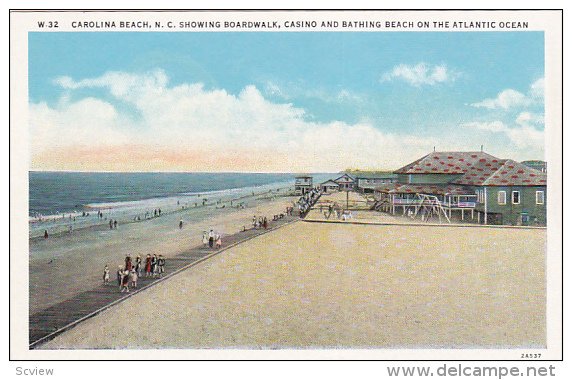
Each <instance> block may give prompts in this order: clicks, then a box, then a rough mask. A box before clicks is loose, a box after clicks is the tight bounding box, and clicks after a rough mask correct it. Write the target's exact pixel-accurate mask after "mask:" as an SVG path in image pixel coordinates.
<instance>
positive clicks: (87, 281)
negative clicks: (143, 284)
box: [29, 197, 296, 313]
mask: <svg viewBox="0 0 572 380" xmlns="http://www.w3.org/2000/svg"><path fill="white" fill-rule="evenodd" d="M295 199H296V198H294V197H284V198H277V199H276V200H258V201H250V202H249V206H250V207H248V208H246V209H231V208H224V209H215V208H214V207H208V208H199V209H188V210H185V211H182V212H178V213H175V214H169V215H163V216H161V217H159V218H154V219H151V220H146V221H142V222H138V223H129V224H119V226H118V228H117V229H114V230H110V229H109V228H99V227H96V228H86V229H81V230H76V231H74V232H73V233H72V234H64V235H62V236H57V237H53V238H52V237H51V238H49V239H47V240H44V239H31V240H30V271H29V273H30V305H29V306H30V307H29V309H30V313H34V312H36V311H38V310H42V309H44V308H46V307H49V306H51V305H53V304H55V303H57V302H60V301H62V300H63V299H67V298H71V297H73V296H74V295H76V294H78V293H80V292H82V291H84V290H88V289H91V288H93V287H95V286H98V285H99V284H100V283H101V281H102V275H103V267H104V266H105V265H106V264H108V265H109V268H110V272H111V273H110V277H111V281H114V280H115V272H116V271H117V267H118V266H119V265H122V264H123V263H124V260H125V256H126V255H127V254H131V256H132V258H135V257H136V256H137V255H140V256H141V258H142V259H143V260H145V256H146V255H147V254H153V253H156V254H162V255H163V256H165V257H166V258H167V259H168V258H169V257H172V256H175V255H177V254H179V253H181V252H182V251H183V250H185V249H188V248H190V247H194V246H197V245H199V244H202V232H203V231H204V230H207V231H208V230H209V229H210V228H213V229H214V230H215V231H217V232H220V233H221V234H222V236H223V244H224V235H225V234H232V233H235V232H238V231H239V230H241V229H242V227H243V226H246V228H250V227H251V225H250V223H251V220H252V216H253V215H255V214H256V215H266V216H267V217H268V218H270V219H272V215H274V214H278V213H280V212H284V210H285V208H286V206H290V205H292V200H295ZM180 219H183V221H184V224H183V228H182V229H179V227H178V223H179V220H180Z"/></svg>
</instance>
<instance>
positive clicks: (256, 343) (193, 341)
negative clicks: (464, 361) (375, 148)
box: [42, 201, 546, 349]
mask: <svg viewBox="0 0 572 380" xmlns="http://www.w3.org/2000/svg"><path fill="white" fill-rule="evenodd" d="M280 202H282V201H280ZM274 205H276V206H277V205H279V203H276V204H274ZM268 207H271V204H268ZM250 214H252V210H247V211H246V212H245V213H244V217H247V216H248V215H250ZM250 217H251V216H250ZM236 218H237V219H236V220H237V221H238V219H240V217H239V215H238V214H237V215H236ZM220 223H222V219H220ZM220 226H221V227H222V226H224V224H221V225H220ZM198 227H199V225H197V228H198ZM201 228H202V227H201ZM199 229H200V228H199ZM175 234H176V232H172V234H171V235H169V238H164V239H161V241H153V239H149V240H148V241H146V242H145V244H144V245H146V244H149V246H148V247H147V249H160V250H161V251H162V252H163V253H165V252H170V251H172V250H175V248H177V247H179V248H180V247H181V246H184V245H185V244H191V243H192V242H194V241H195V240H193V239H195V236H194V235H195V234H189V233H185V236H186V238H184V239H183V238H181V239H174V238H173V236H176V235H175ZM191 235H192V236H191ZM170 239H173V240H174V241H170ZM152 241H153V242H152ZM151 242H152V243H151ZM545 245H546V231H545V230H540V229H538V230H533V229H514V228H510V229H504V228H479V227H476V228H466V227H463V228H459V227H432V226H405V225H391V226H379V225H351V224H338V223H335V224H334V223H308V222H304V221H300V222H297V223H294V224H291V225H288V226H286V227H283V228H281V229H279V230H277V231H274V232H271V233H268V234H266V235H263V236H260V237H258V238H256V239H253V240H250V241H248V242H245V243H243V244H240V245H239V246H236V247H234V248H231V249H229V250H227V251H225V252H223V253H221V254H220V255H217V256H215V257H213V258H211V259H209V260H207V261H205V262H203V263H201V264H199V265H197V266H196V267H194V268H192V269H190V270H187V271H184V272H182V273H181V274H179V275H177V276H174V277H173V278H171V279H169V280H167V281H164V282H162V283H160V284H158V285H156V286H154V287H153V288H150V289H148V290H145V291H143V292H141V293H139V294H137V295H135V296H133V297H131V298H130V299H129V300H127V301H125V302H123V303H120V304H118V305H116V306H114V307H111V308H110V309H108V310H106V311H104V312H102V313H101V314H99V315H97V316H95V317H94V318H92V319H89V320H87V321H85V322H84V323H82V324H80V325H78V326H77V327H75V328H73V329H71V330H69V331H67V332H65V333H63V334H62V335H60V336H58V337H56V338H55V339H54V340H52V341H50V342H48V343H47V344H46V345H44V346H43V347H42V348H50V349H53V348H166V347H173V348H222V347H224V348H232V347H244V348H287V347H293V348H320V347H330V348H332V347H337V348H339V347H345V348H352V347H353V348H373V347H387V348H397V347H408V348H437V347H449V348H468V347H472V348H506V347H512V348H514V347H545V345H546V338H545V336H546V329H545V325H546V318H545V303H546V286H545V283H546V281H545ZM115 253H117V255H118V256H120V253H119V252H115Z"/></svg>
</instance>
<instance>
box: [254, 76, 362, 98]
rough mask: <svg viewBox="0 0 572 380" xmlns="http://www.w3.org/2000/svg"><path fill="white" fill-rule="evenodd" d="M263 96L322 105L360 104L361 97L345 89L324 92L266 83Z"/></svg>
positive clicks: (297, 86)
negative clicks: (312, 101) (296, 99)
mask: <svg viewBox="0 0 572 380" xmlns="http://www.w3.org/2000/svg"><path fill="white" fill-rule="evenodd" d="M263 90H264V94H265V95H267V96H270V97H274V98H278V99H282V100H286V101H289V100H292V99H294V98H308V99H318V100H320V101H322V102H324V103H349V102H351V103H362V102H363V101H364V100H365V98H364V96H363V95H361V94H358V93H355V92H353V91H350V90H347V89H341V90H338V91H331V90H325V89H322V88H315V89H312V88H308V87H307V86H305V85H304V84H301V83H286V84H280V85H279V84H277V83H275V82H272V81H267V82H265V83H264V85H263Z"/></svg>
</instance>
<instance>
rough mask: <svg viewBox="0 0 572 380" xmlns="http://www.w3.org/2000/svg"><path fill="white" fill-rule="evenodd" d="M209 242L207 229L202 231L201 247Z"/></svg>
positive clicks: (204, 246)
mask: <svg viewBox="0 0 572 380" xmlns="http://www.w3.org/2000/svg"><path fill="white" fill-rule="evenodd" d="M208 244H209V234H208V233H207V231H203V248H206V247H207V245H208Z"/></svg>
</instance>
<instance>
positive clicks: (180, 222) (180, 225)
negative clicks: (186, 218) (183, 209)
mask: <svg viewBox="0 0 572 380" xmlns="http://www.w3.org/2000/svg"><path fill="white" fill-rule="evenodd" d="M181 228H183V219H181V220H179V229H181Z"/></svg>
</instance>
